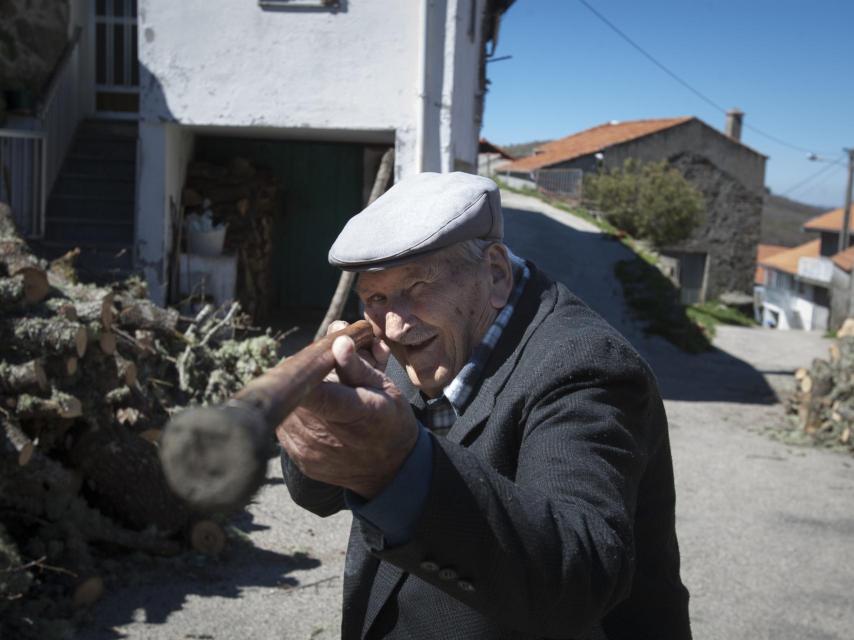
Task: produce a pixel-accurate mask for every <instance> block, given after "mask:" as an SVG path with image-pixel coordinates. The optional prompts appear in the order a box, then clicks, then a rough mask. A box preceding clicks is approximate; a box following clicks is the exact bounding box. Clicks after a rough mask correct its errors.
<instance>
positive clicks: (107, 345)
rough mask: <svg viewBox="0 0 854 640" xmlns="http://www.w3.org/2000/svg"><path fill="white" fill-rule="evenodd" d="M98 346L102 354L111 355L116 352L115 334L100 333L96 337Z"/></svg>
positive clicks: (110, 332) (109, 332)
mask: <svg viewBox="0 0 854 640" xmlns="http://www.w3.org/2000/svg"><path fill="white" fill-rule="evenodd" d="M98 346H99V347H100V348H101V351H102V352H103V353H105V354H107V355H108V356H111V355H113V354H114V353H115V352H116V334H115V333H113V332H112V331H102V332H101V335H100V336H98Z"/></svg>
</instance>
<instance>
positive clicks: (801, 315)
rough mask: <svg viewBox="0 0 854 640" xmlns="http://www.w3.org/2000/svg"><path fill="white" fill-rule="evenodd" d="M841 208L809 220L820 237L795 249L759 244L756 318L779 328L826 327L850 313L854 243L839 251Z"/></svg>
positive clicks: (808, 225) (808, 228) (809, 228)
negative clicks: (850, 285)
mask: <svg viewBox="0 0 854 640" xmlns="http://www.w3.org/2000/svg"><path fill="white" fill-rule="evenodd" d="M841 229H842V209H836V210H834V211H829V212H827V213H824V214H822V215H820V216H816V217H815V218H812V219H810V220H808V221H807V222H806V223H805V224H804V230H805V231H811V232H815V231H817V232H819V234H820V237H819V238H816V239H815V240H811V241H810V242H806V243H804V244H802V245H799V246H797V247H793V248H786V247H771V246H768V245H760V246H759V252H758V256H757V265H758V269H757V278H756V286H755V288H754V292H755V300H756V313H757V320H758V321H760V322H761V323H762V324H763V325H764V326H769V327H776V328H778V329H805V330H822V331H826V330H828V329H831V328H835V327H838V326H839V325H840V324H841V323H842V320H844V319H845V318H846V317H847V316H848V315H849V299H850V290H849V283H850V279H851V271H852V267H854V246H851V245H850V244H849V246H848V248H847V249H845V250H844V251H839V232H840V230H841Z"/></svg>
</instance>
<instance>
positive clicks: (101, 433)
mask: <svg viewBox="0 0 854 640" xmlns="http://www.w3.org/2000/svg"><path fill="white" fill-rule="evenodd" d="M70 458H71V462H72V464H73V466H74V467H75V468H78V469H79V470H80V471H81V473H82V474H83V476H84V477H85V478H86V483H87V486H88V487H89V489H90V490H91V491H92V492H93V493H94V494H95V500H96V502H97V506H98V507H99V508H100V509H101V511H103V512H104V513H105V514H107V515H109V516H111V517H113V518H115V520H116V521H118V522H122V523H124V524H126V525H128V526H130V527H132V528H134V529H145V528H146V527H149V526H151V525H154V526H155V527H157V529H158V531H160V532H162V533H173V532H177V531H179V530H181V529H182V528H183V527H184V526H185V525H186V524H187V522H188V520H189V511H188V510H187V508H186V506H185V505H184V504H183V503H182V502H181V501H180V500H179V499H178V498H177V497H176V496H175V494H173V493H172V491H171V490H170V489H169V487H168V485H167V484H166V478H165V476H164V475H163V470H162V468H161V466H160V461H159V459H158V457H157V448H156V447H155V446H153V445H152V444H151V443H149V442H146V441H145V440H143V439H142V438H139V437H138V436H135V435H132V434H129V433H127V432H126V431H124V430H120V429H109V430H108V429H92V430H90V431H88V432H87V433H85V434H83V435H82V437H80V439H79V440H78V441H77V442H76V443H74V444H73V446H72V449H71V454H70Z"/></svg>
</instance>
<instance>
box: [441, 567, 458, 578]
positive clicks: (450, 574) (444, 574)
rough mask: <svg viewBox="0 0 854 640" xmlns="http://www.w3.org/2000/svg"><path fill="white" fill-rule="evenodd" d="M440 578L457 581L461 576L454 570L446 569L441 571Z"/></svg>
mask: <svg viewBox="0 0 854 640" xmlns="http://www.w3.org/2000/svg"><path fill="white" fill-rule="evenodd" d="M439 577H440V578H441V579H442V580H456V579H457V578H459V577H460V576H459V575H458V574H457V572H456V571H454V570H453V569H449V568H447V567H446V568H444V569H442V570H440V571H439Z"/></svg>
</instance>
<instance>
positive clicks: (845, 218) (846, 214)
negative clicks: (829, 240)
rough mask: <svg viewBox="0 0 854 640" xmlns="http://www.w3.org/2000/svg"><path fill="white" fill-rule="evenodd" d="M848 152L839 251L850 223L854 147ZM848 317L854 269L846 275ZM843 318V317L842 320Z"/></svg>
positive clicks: (853, 303)
mask: <svg viewBox="0 0 854 640" xmlns="http://www.w3.org/2000/svg"><path fill="white" fill-rule="evenodd" d="M845 151H847V152H848V186H847V187H846V188H845V208H844V209H843V210H842V233H840V234H839V251H845V249H847V248H848V237H849V234H850V230H849V226H850V224H851V189H852V188H854V148H851V149H845ZM847 315H848V317H851V316H852V315H854V269H852V270H851V273H850V274H849V275H848V314H847ZM844 319H845V318H843V320H844Z"/></svg>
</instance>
